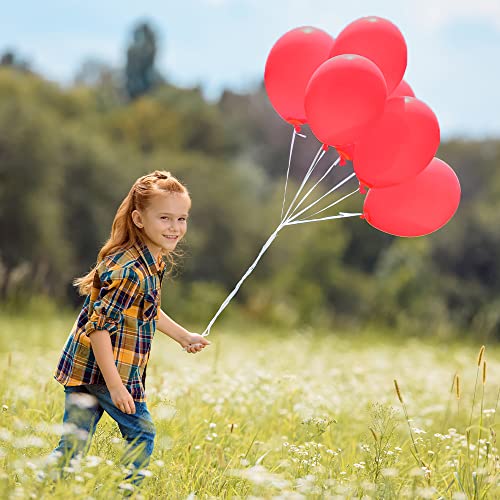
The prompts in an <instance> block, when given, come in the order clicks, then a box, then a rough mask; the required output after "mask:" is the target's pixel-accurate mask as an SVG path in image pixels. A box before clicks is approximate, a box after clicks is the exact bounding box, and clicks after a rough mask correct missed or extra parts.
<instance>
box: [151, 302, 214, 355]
mask: <svg viewBox="0 0 500 500" xmlns="http://www.w3.org/2000/svg"><path fill="white" fill-rule="evenodd" d="M157 329H158V330H160V332H162V333H164V334H165V335H168V336H169V337H171V338H172V339H174V340H176V341H177V342H179V344H180V345H181V347H183V348H185V349H186V351H187V352H191V353H195V352H199V351H201V349H203V348H204V347H205V346H207V345H210V344H211V342H210V341H209V340H207V339H206V338H205V337H203V336H202V335H199V334H198V333H191V332H189V331H187V330H186V329H185V328H184V327H183V326H181V325H179V324H178V323H176V322H175V321H174V320H173V319H172V318H170V317H169V316H167V315H166V314H165V313H164V312H163V310H162V309H161V308H160V318H159V320H158V323H157Z"/></svg>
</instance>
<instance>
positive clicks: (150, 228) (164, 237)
mask: <svg viewBox="0 0 500 500" xmlns="http://www.w3.org/2000/svg"><path fill="white" fill-rule="evenodd" d="M190 208H191V201H190V199H189V197H188V196H187V195H186V194H183V193H165V194H157V195H155V196H154V197H153V198H152V199H151V202H150V204H149V206H148V207H147V208H146V210H145V211H139V210H134V211H133V212H132V220H133V221H134V223H135V225H136V226H137V227H139V228H141V229H142V230H143V233H144V234H145V236H146V237H147V239H148V242H147V243H148V246H150V247H152V250H153V254H154V256H155V257H158V254H159V253H160V251H161V250H162V249H163V250H165V251H172V250H174V249H175V247H176V245H177V243H178V242H179V241H180V240H181V239H182V237H183V236H184V235H185V234H186V230H187V219H188V213H189V209H190Z"/></svg>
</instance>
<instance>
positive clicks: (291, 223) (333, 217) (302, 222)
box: [287, 189, 363, 226]
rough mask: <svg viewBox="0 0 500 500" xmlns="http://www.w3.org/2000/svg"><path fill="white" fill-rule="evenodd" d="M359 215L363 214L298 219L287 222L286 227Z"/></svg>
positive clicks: (340, 214) (341, 214) (342, 213)
mask: <svg viewBox="0 0 500 500" xmlns="http://www.w3.org/2000/svg"><path fill="white" fill-rule="evenodd" d="M357 192H358V190H357V189H356V191H354V193H357ZM354 193H353V194H354ZM339 201H340V200H339ZM360 215H363V214H361V213H359V214H347V213H345V212H340V213H339V215H332V216H330V217H322V218H320V219H300V220H296V221H293V222H288V223H287V226H291V225H293V224H304V223H306V222H318V221H321V220H331V219H345V218H346V217H359V216H360Z"/></svg>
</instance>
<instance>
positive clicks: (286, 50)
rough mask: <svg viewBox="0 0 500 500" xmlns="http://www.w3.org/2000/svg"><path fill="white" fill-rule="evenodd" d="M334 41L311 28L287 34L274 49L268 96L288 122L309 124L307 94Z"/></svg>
mask: <svg viewBox="0 0 500 500" xmlns="http://www.w3.org/2000/svg"><path fill="white" fill-rule="evenodd" d="M333 43H334V39H333V38H332V37H331V36H330V35H329V34H328V33H326V32H325V31H322V30H320V29H317V28H313V27H311V26H304V27H302V28H295V29H293V30H291V31H288V32H287V33H285V34H284V35H283V36H282V37H281V38H280V39H279V40H278V41H277V42H276V43H275V44H274V45H273V48H272V49H271V51H270V53H269V56H268V57H267V61H266V68H265V71H264V84H265V87H266V91H267V95H268V96H269V100H270V101H271V104H272V105H273V107H274V109H275V110H276V112H277V113H278V114H279V115H280V116H281V117H282V118H283V119H284V120H285V121H287V122H289V123H291V124H293V125H300V124H303V123H305V122H306V112H305V110H304V94H305V90H306V86H307V83H308V82H309V79H310V78H311V75H312V74H313V73H314V71H315V70H316V69H317V68H318V66H320V64H321V63H323V62H324V61H326V60H327V59H328V57H329V54H330V50H331V48H332V45H333Z"/></svg>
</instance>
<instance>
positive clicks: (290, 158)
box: [281, 127, 305, 219]
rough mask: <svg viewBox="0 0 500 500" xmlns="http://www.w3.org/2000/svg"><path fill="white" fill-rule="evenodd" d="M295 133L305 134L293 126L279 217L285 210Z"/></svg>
mask: <svg viewBox="0 0 500 500" xmlns="http://www.w3.org/2000/svg"><path fill="white" fill-rule="evenodd" d="M296 135H300V136H301V137H305V135H302V134H298V133H297V131H296V130H295V127H294V128H293V132H292V140H291V143H290V153H289V154H288V168H287V170H286V181H285V192H284V193H283V205H282V206H281V219H283V212H284V210H285V199H286V189H287V186H288V177H289V175H290V165H291V164H292V153H293V145H294V144H295V136H296Z"/></svg>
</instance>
